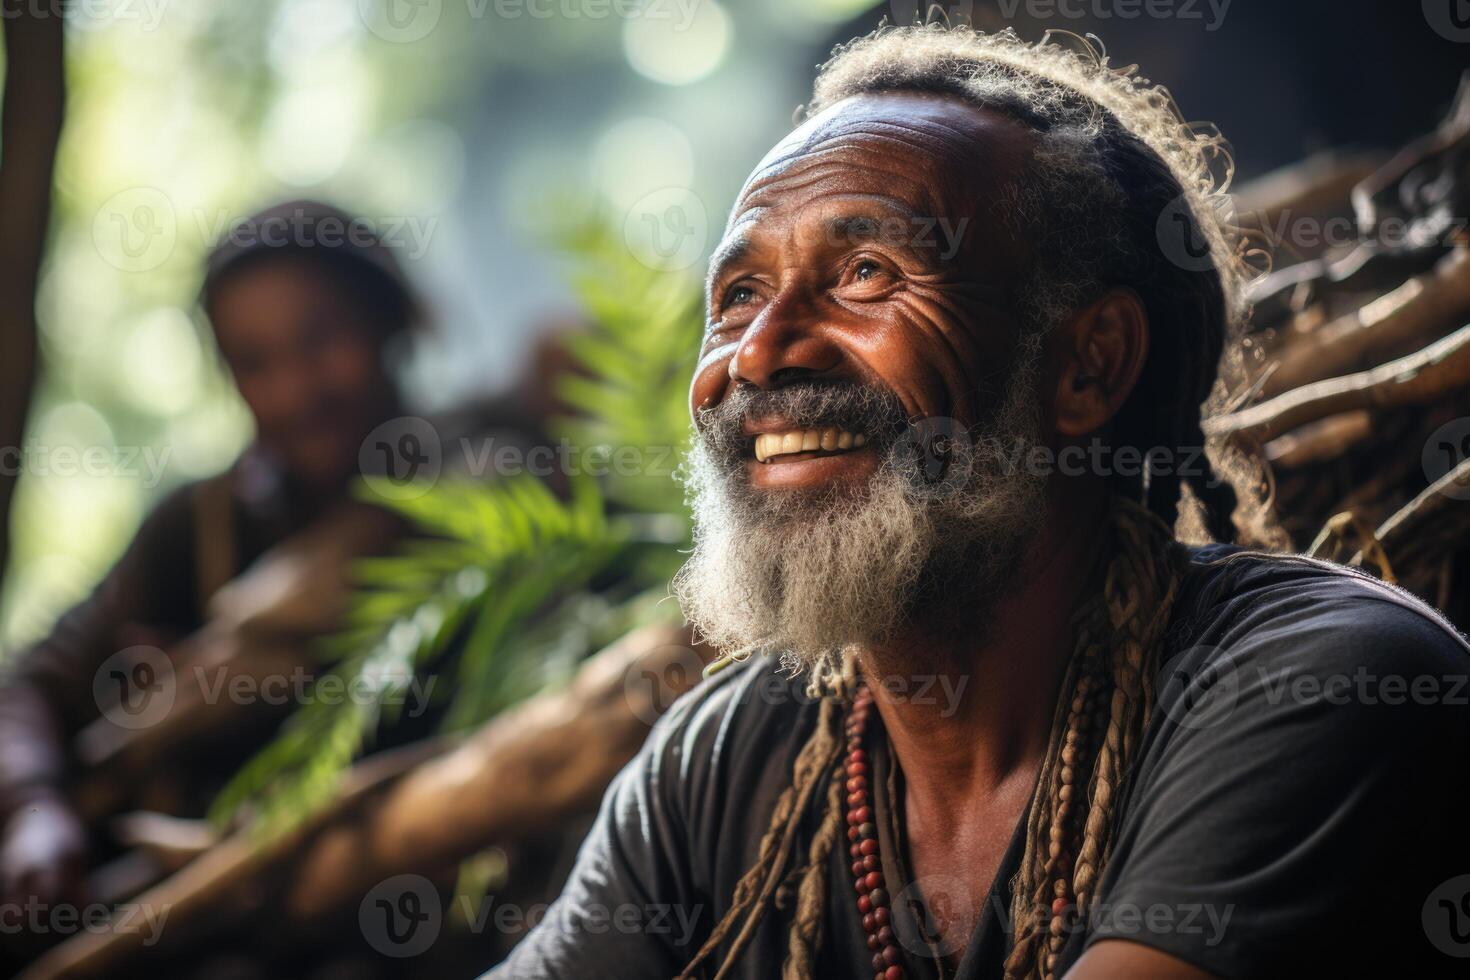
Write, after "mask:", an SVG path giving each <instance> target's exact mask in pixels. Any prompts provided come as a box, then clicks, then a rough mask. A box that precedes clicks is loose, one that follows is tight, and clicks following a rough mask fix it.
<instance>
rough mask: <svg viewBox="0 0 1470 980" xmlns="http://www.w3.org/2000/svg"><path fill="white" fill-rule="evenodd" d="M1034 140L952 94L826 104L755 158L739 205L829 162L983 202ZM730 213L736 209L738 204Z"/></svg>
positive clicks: (890, 95) (1019, 164)
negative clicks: (936, 181) (893, 171)
mask: <svg viewBox="0 0 1470 980" xmlns="http://www.w3.org/2000/svg"><path fill="white" fill-rule="evenodd" d="M1032 143H1033V137H1032V134H1031V133H1030V131H1029V130H1028V129H1027V128H1026V127H1025V126H1024V125H1022V124H1021V123H1019V122H1017V121H1016V120H1014V119H1012V118H1010V117H1009V116H1006V115H1004V114H1002V113H1000V112H996V111H994V110H991V109H984V108H981V107H979V106H976V105H973V104H971V103H969V102H966V101H964V100H963V99H961V98H959V97H958V96H955V95H947V94H942V93H929V92H881V93H870V94H863V95H856V96H853V97H851V98H848V99H844V100H842V101H841V102H838V103H836V104H835V105H832V106H829V107H828V108H827V109H825V110H823V111H822V112H821V113H819V114H817V115H816V116H813V117H812V118H811V119H808V120H806V121H805V122H803V123H802V124H801V125H800V126H798V127H797V128H796V129H794V130H792V131H791V132H790V133H789V134H787V135H786V136H785V137H784V138H783V139H782V140H781V141H780V142H778V143H777V144H776V145H775V146H774V147H772V148H771V150H770V151H769V152H768V153H767V154H766V155H765V156H764V157H763V158H762V159H761V161H760V163H758V164H757V165H756V167H755V169H754V170H753V171H752V172H751V175H750V177H749V178H748V179H747V180H746V183H745V186H744V187H743V188H742V190H741V193H740V199H741V200H742V201H743V200H744V199H745V198H746V197H747V196H748V195H750V194H751V193H752V192H759V191H761V190H763V189H765V188H766V187H768V186H769V185H771V184H772V183H775V182H779V181H780V180H781V179H782V178H783V177H784V176H786V175H788V174H790V173H791V172H792V171H793V170H798V169H803V168H809V167H812V166H817V165H820V164H821V163H828V164H830V165H831V166H833V167H835V168H840V167H842V166H843V165H844V164H846V165H849V166H853V167H857V166H858V165H859V161H862V163H863V165H864V166H865V167H866V166H872V167H873V168H874V169H879V170H881V169H882V168H883V167H890V168H903V169H906V170H907V171H908V172H909V174H910V176H911V177H912V178H913V179H914V180H915V181H917V182H923V183H931V180H930V178H932V177H939V178H941V184H942V186H939V187H937V188H935V190H936V191H938V192H939V193H938V194H937V195H936V196H939V197H942V198H953V197H955V196H970V195H974V197H972V198H971V199H975V197H982V196H984V195H985V192H986V191H987V190H998V189H999V188H1000V187H1001V186H1003V185H1005V184H1007V183H1009V182H1011V181H1012V180H1014V179H1015V178H1016V177H1017V176H1018V175H1019V174H1020V173H1021V172H1022V170H1023V169H1024V168H1025V166H1026V162H1027V160H1028V159H1029V158H1030V151H1031V147H1032ZM736 210H737V211H739V210H740V206H739V204H737V207H736Z"/></svg>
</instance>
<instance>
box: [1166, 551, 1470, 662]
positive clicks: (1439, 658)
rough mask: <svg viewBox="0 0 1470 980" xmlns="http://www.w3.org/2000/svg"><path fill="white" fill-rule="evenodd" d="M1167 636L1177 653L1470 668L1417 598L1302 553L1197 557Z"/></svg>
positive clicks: (1457, 638)
mask: <svg viewBox="0 0 1470 980" xmlns="http://www.w3.org/2000/svg"><path fill="white" fill-rule="evenodd" d="M1171 634H1172V637H1173V641H1174V642H1173V644H1172V646H1173V647H1174V648H1175V650H1176V651H1177V650H1179V649H1182V648H1187V647H1188V646H1191V645H1196V644H1198V643H1201V642H1204V643H1207V644H1209V645H1211V646H1216V647H1227V648H1228V647H1235V646H1245V645H1249V646H1250V647H1251V648H1252V649H1253V651H1254V652H1255V653H1256V655H1258V656H1266V657H1288V658H1300V657H1303V656H1316V657H1325V658H1328V659H1334V658H1338V657H1341V656H1351V657H1352V658H1354V659H1355V660H1356V661H1357V662H1361V663H1363V664H1365V665H1367V666H1372V665H1373V664H1374V663H1377V662H1379V661H1381V660H1382V659H1383V658H1392V662H1394V663H1396V664H1404V663H1413V664H1415V665H1418V666H1422V667H1426V668H1428V667H1435V666H1440V667H1458V668H1459V669H1461V670H1463V669H1465V668H1466V667H1467V666H1470V659H1467V658H1470V644H1467V643H1466V640H1465V638H1464V637H1463V636H1462V635H1461V634H1460V633H1459V631H1457V630H1456V629H1455V627H1454V626H1453V625H1452V624H1451V623H1450V622H1449V621H1448V620H1447V619H1445V618H1444V617H1443V616H1442V615H1440V614H1439V613H1438V612H1437V611H1435V610H1434V609H1432V608H1431V607H1430V606H1429V605H1428V604H1426V603H1425V602H1424V601H1422V600H1421V599H1419V598H1418V597H1417V596H1415V595H1413V594H1412V593H1410V592H1408V591H1406V590H1404V589H1401V588H1399V587H1397V586H1394V585H1390V584H1388V583H1386V582H1383V581H1380V580H1379V579H1376V578H1374V577H1372V576H1370V575H1368V574H1366V573H1364V572H1362V571H1359V570H1358V569H1354V568H1348V567H1345V566H1342V565H1337V564H1334V563H1332V562H1326V561H1321V560H1318V559H1315V558H1308V557H1304V556H1300V555H1276V554H1266V553H1263V552H1253V551H1244V550H1239V549H1227V548H1220V547H1213V548H1205V549H1200V550H1198V551H1196V552H1195V553H1194V554H1193V556H1192V560H1191V564H1190V570H1189V573H1188V575H1187V576H1186V579H1185V584H1184V588H1183V590H1182V591H1181V595H1180V600H1179V607H1178V609H1177V611H1176V615H1175V623H1174V627H1173V629H1172V631H1171Z"/></svg>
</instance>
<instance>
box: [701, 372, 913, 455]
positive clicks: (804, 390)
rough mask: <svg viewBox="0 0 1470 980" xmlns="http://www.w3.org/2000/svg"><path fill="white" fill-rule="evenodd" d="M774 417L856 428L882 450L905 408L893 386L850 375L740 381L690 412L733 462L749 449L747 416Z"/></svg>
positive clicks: (902, 424)
mask: <svg viewBox="0 0 1470 980" xmlns="http://www.w3.org/2000/svg"><path fill="white" fill-rule="evenodd" d="M764 418H779V419H781V420H782V421H783V422H784V423H785V424H788V425H790V426H791V427H792V428H796V429H818V428H825V427H828V426H832V427H835V428H839V429H845V430H847V431H849V432H861V433H863V434H864V435H866V436H867V437H868V442H869V444H876V445H877V447H878V448H879V449H880V450H881V449H883V448H886V447H887V446H888V445H889V444H890V443H892V441H893V440H894V439H896V438H897V437H898V436H899V435H900V434H901V433H902V432H903V431H904V430H905V428H906V426H907V424H908V413H907V412H906V411H905V410H904V407H903V402H902V401H900V400H899V397H898V395H897V394H895V393H894V392H892V391H890V390H888V389H886V388H881V387H878V386H877V385H865V384H861V383H859V382H855V381H799V382H793V383H791V384H788V385H783V386H782V387H780V388H770V389H765V388H756V387H755V386H753V385H749V384H740V385H736V386H735V387H734V388H732V389H731V390H730V391H729V392H728V393H727V394H726V395H725V397H724V398H722V399H721V400H720V402H719V404H717V405H713V406H710V407H709V408H704V409H700V410H699V411H698V412H697V413H696V414H695V420H694V421H695V427H696V428H697V429H698V431H699V434H700V435H701V436H702V437H703V439H704V441H705V444H706V445H707V446H708V448H709V450H710V451H711V453H712V454H713V455H714V456H715V458H716V459H718V460H719V461H721V462H722V463H730V464H733V463H738V462H739V461H741V460H742V459H743V458H744V457H745V456H747V455H749V451H750V444H751V441H752V440H751V437H750V436H748V435H746V434H745V432H744V431H743V428H744V425H745V423H746V422H747V421H749V420H751V419H764Z"/></svg>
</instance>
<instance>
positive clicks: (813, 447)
mask: <svg viewBox="0 0 1470 980" xmlns="http://www.w3.org/2000/svg"><path fill="white" fill-rule="evenodd" d="M867 441H868V437H867V436H865V435H863V434H862V433H861V432H846V431H844V430H842V429H838V428H832V427H829V428H826V429H792V430H791V431H789V432H762V433H761V434H760V435H758V436H756V437H755V458H756V459H758V460H760V461H761V462H762V463H764V462H766V461H767V460H769V459H771V458H773V457H776V456H785V455H787V454H788V453H810V452H816V451H817V450H819V449H820V450H822V451H824V452H829V453H830V452H837V451H839V450H843V449H857V448H858V447H859V446H861V445H863V444H864V443H866V442H867Z"/></svg>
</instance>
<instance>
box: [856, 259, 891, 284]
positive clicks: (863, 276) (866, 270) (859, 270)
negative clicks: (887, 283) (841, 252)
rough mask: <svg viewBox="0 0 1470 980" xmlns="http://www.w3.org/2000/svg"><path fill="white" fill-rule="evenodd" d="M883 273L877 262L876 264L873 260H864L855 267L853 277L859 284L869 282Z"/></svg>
mask: <svg viewBox="0 0 1470 980" xmlns="http://www.w3.org/2000/svg"><path fill="white" fill-rule="evenodd" d="M882 271H883V267H882V266H880V265H879V264H878V263H877V262H874V261H873V260H872V259H863V260H862V261H861V262H859V263H858V264H857V265H856V266H854V267H853V270H852V276H853V278H854V279H856V280H857V281H858V282H867V281H868V280H869V279H872V278H873V277H874V276H876V275H878V273H880V272H882Z"/></svg>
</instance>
